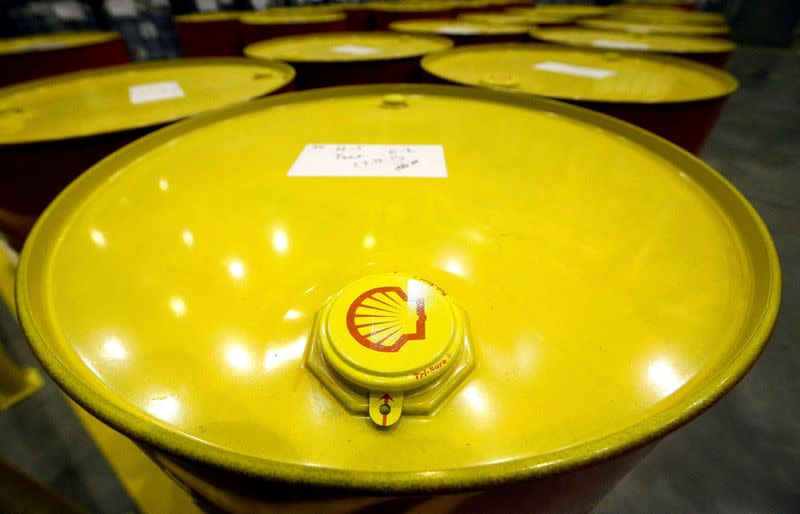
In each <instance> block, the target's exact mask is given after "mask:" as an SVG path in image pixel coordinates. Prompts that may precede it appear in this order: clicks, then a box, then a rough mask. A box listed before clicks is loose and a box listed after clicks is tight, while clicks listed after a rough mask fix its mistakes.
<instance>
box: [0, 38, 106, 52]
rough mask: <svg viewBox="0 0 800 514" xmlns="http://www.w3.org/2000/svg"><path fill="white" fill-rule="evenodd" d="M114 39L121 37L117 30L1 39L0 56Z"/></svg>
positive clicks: (92, 43)
mask: <svg viewBox="0 0 800 514" xmlns="http://www.w3.org/2000/svg"><path fill="white" fill-rule="evenodd" d="M114 39H119V34H117V33H116V32H65V33H62V34H46V35H41V36H26V37H17V38H10V39H0V56H2V55H7V54H22V53H30V52H45V51H48V50H59V49H62V48H71V47H76V46H87V45H96V44H98V43H105V42H106V41H112V40H114Z"/></svg>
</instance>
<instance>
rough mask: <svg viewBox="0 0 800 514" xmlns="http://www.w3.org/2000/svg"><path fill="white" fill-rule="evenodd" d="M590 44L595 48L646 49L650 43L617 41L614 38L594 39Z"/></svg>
mask: <svg viewBox="0 0 800 514" xmlns="http://www.w3.org/2000/svg"><path fill="white" fill-rule="evenodd" d="M592 46H594V47H597V48H618V49H620V50H647V49H649V48H650V45H648V44H647V43H637V42H636V41H619V40H614V39H595V40H594V41H592Z"/></svg>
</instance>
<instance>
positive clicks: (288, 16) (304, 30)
mask: <svg viewBox="0 0 800 514" xmlns="http://www.w3.org/2000/svg"><path fill="white" fill-rule="evenodd" d="M240 22H241V24H242V26H243V35H244V41H245V44H248V45H249V44H250V43H255V42H256V41H262V40H265V39H273V38H279V37H285V36H294V35H301V34H315V33H319V32H344V31H346V30H347V15H345V14H344V13H341V12H333V11H316V12H315V11H307V12H302V11H301V12H292V11H288V12H287V11H274V12H273V11H272V10H267V11H262V12H258V13H253V14H248V15H246V16H242V17H241V18H240Z"/></svg>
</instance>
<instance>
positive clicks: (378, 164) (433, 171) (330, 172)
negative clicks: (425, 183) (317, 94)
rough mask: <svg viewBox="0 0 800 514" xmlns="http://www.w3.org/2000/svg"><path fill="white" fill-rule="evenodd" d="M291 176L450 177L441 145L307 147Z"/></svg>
mask: <svg viewBox="0 0 800 514" xmlns="http://www.w3.org/2000/svg"><path fill="white" fill-rule="evenodd" d="M288 176H290V177H398V178H399V177H417V178H447V165H446V164H445V161H444V149H443V148H442V146H441V145H335V144H311V145H306V146H305V148H303V151H302V152H300V155H299V156H298V157H297V160H295V161H294V164H293V165H292V168H291V169H290V170H289V173H288Z"/></svg>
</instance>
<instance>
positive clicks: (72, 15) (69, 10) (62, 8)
mask: <svg viewBox="0 0 800 514" xmlns="http://www.w3.org/2000/svg"><path fill="white" fill-rule="evenodd" d="M53 14H55V16H56V18H58V19H60V20H65V21H68V20H85V19H86V13H85V12H84V11H83V6H82V5H81V4H79V3H78V2H59V3H56V4H53Z"/></svg>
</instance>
